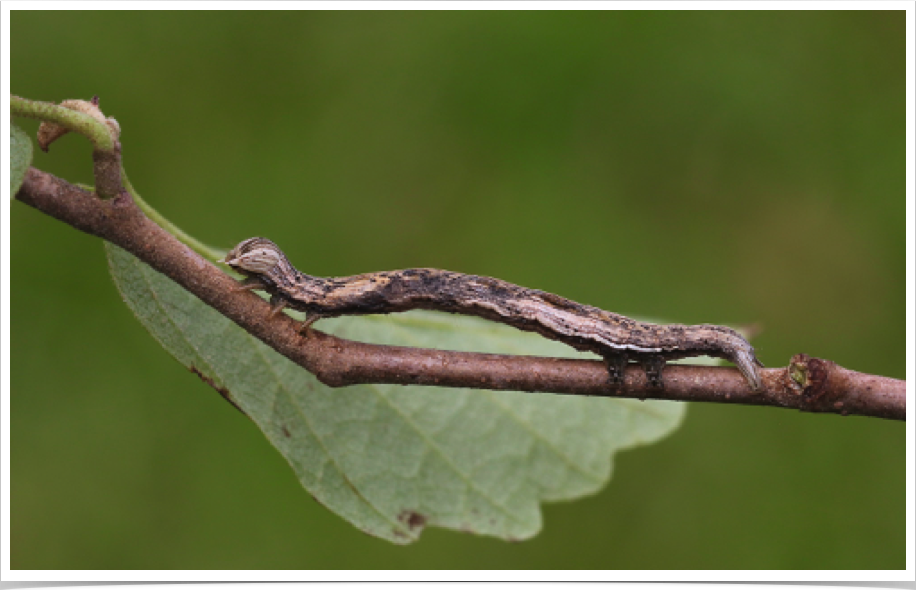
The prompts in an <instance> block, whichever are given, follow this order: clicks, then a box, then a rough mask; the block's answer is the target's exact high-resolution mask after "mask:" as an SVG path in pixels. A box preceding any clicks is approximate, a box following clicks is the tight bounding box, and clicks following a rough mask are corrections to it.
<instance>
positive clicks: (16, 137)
mask: <svg viewBox="0 0 916 590" xmlns="http://www.w3.org/2000/svg"><path fill="white" fill-rule="evenodd" d="M31 165H32V140H31V139H29V136H28V134H26V132H25V131H23V130H22V129H20V128H19V127H18V126H16V125H10V198H11V199H14V198H16V193H17V192H19V187H20V186H22V181H23V180H25V173H26V172H27V171H28V169H29V166H31Z"/></svg>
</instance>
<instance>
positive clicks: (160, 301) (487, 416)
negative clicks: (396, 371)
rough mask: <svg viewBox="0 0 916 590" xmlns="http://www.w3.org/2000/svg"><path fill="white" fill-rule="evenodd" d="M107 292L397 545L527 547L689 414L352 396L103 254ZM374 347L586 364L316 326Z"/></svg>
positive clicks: (474, 344) (380, 323)
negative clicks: (453, 539) (431, 528)
mask: <svg viewBox="0 0 916 590" xmlns="http://www.w3.org/2000/svg"><path fill="white" fill-rule="evenodd" d="M106 248H107V253H108V261H109V265H110V268H111V273H112V275H113V277H114V280H115V283H116V285H117V287H118V289H119V290H120V292H121V295H122V296H123V298H124V300H125V302H126V303H127V305H128V306H129V307H130V309H131V310H132V311H133V312H134V314H136V316H137V317H138V318H139V319H140V321H141V322H142V323H143V325H144V326H145V327H146V328H147V329H148V330H149V331H150V332H151V333H152V335H153V336H154V337H155V338H156V339H157V340H158V341H159V342H160V343H161V344H162V345H163V346H164V347H165V349H166V350H168V351H169V352H170V353H171V354H172V355H173V356H174V357H175V358H176V359H178V361H179V362H181V363H182V364H183V365H185V366H187V367H189V368H191V369H192V370H194V371H197V372H199V374H200V375H201V376H202V377H205V378H206V379H208V380H209V381H210V382H211V383H212V385H213V386H214V387H216V388H218V389H220V390H221V391H222V392H224V395H226V396H228V397H229V398H230V399H231V400H233V401H234V403H236V404H237V405H238V406H239V407H240V408H241V409H242V410H243V411H244V412H245V413H246V414H247V415H248V416H250V417H251V419H252V420H253V421H254V422H255V423H256V424H257V425H258V427H260V428H261V430H262V431H263V432H264V434H265V435H266V436H267V438H268V440H269V441H270V442H271V443H272V444H273V445H274V446H275V447H276V448H277V449H278V450H279V451H280V453H281V454H282V455H283V456H284V457H285V458H286V459H287V461H289V463H290V465H291V466H292V468H293V470H294V471H295V472H296V475H297V476H298V478H299V481H300V482H301V483H302V485H303V486H304V487H305V488H306V490H308V491H309V493H311V494H312V496H313V497H315V498H316V499H317V500H318V501H320V502H321V503H322V504H324V505H325V506H327V507H328V508H329V509H331V510H333V511H334V512H336V513H337V514H339V515H340V516H342V517H343V518H345V519H346V520H348V521H350V522H351V523H352V524H353V525H354V526H356V527H358V528H359V529H361V530H363V531H365V532H367V533H369V534H371V535H375V536H378V537H381V538H383V539H387V540H389V541H392V542H395V543H408V542H411V541H414V540H416V539H417V538H418V537H419V535H420V532H421V530H422V529H423V527H424V525H435V526H439V527H445V528H451V529H458V530H462V531H467V532H472V533H477V534H482V535H492V536H496V537H500V538H503V539H513V540H520V539H526V538H529V537H531V536H533V535H535V534H536V533H537V532H538V530H539V529H540V528H541V513H540V506H539V503H540V502H541V501H558V500H571V499H574V498H578V497H581V496H584V495H587V494H593V493H595V492H597V491H598V490H599V489H601V488H602V487H603V486H604V485H605V483H606V482H607V481H608V480H609V479H610V473H611V456H612V454H613V453H614V452H616V451H619V450H622V449H625V448H630V447H634V446H637V445H641V444H646V443H650V442H653V441H656V440H658V439H659V438H661V437H663V436H665V435H666V434H668V433H670V432H671V431H672V430H674V428H675V427H676V426H677V425H678V424H679V423H680V421H681V418H682V416H683V413H684V407H685V406H684V405H683V404H679V403H674V402H663V401H646V402H640V401H637V400H629V399H605V398H590V397H576V396H562V395H552V394H532V393H521V392H493V391H480V390H466V389H447V388H433V387H418V386H410V387H407V386H395V385H359V386H351V387H346V388H341V389H331V388H329V387H326V386H324V385H322V384H321V383H319V382H318V380H317V379H315V377H313V376H312V375H311V374H310V373H308V372H307V371H306V370H304V369H302V368H300V367H299V366H297V365H295V364H293V363H292V362H291V361H289V360H287V359H286V358H284V357H282V356H281V355H279V354H278V353H276V352H274V351H273V350H272V349H271V348H269V347H267V346H266V345H264V344H263V343H262V342H260V341H259V340H257V339H255V338H253V337H252V336H250V335H249V334H248V333H247V332H245V331H244V330H242V329H241V328H239V327H238V326H236V325H235V324H233V323H232V322H230V321H229V320H228V319H226V318H225V317H223V316H222V315H220V314H219V313H218V312H216V311H215V310H213V309H211V308H210V307H208V306H207V305H205V304H203V303H202V302H201V301H200V300H198V299H197V298H196V297H195V296H193V295H191V294H190V293H188V292H187V291H185V290H183V289H182V288H181V287H179V286H178V285H177V284H175V283H174V282H172V281H171V280H169V279H167V278H166V277H164V276H163V275H161V274H159V273H158V272H156V271H154V270H152V269H151V268H150V267H148V266H146V265H145V264H143V263H141V262H140V261H138V260H137V259H136V258H134V257H133V256H132V255H130V254H128V253H127V252H125V251H123V250H121V249H120V248H118V247H116V246H112V245H110V244H106ZM320 329H322V330H325V331H327V332H330V333H333V334H335V335H338V336H341V337H344V338H350V339H355V340H362V341H368V342H375V343H379V344H401V345H408V346H422V347H435V348H447V349H455V350H477V351H482V352H495V353H511V354H529V355H543V356H566V357H575V356H588V355H583V354H580V353H578V352H575V351H573V350H572V349H571V348H568V347H566V346H564V345H562V344H559V343H557V342H553V341H550V340H547V339H544V338H541V337H539V336H537V335H534V334H530V333H526V332H521V331H518V330H515V329H513V328H509V327H506V326H503V325H500V324H496V323H492V322H486V321H484V320H480V319H478V318H471V317H462V316H453V315H449V314H439V313H434V312H420V311H416V312H408V313H402V314H395V315H391V316H363V317H350V318H348V317H343V318H337V319H333V320H322V321H321V325H320Z"/></svg>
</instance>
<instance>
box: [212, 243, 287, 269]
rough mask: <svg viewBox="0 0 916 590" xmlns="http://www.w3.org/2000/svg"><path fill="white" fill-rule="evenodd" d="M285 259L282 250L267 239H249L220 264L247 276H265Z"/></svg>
mask: <svg viewBox="0 0 916 590" xmlns="http://www.w3.org/2000/svg"><path fill="white" fill-rule="evenodd" d="M285 258H286V257H285V256H284V255H283V252H282V251H281V250H280V248H278V247H277V245H276V244H274V243H273V242H271V241H270V240H268V239H267V238H248V239H247V240H245V241H243V242H240V243H239V244H238V245H237V246H236V247H235V248H233V249H232V250H230V251H229V253H228V254H226V257H225V258H223V259H222V260H221V261H220V262H222V263H224V264H228V265H229V266H231V267H232V268H233V269H235V270H237V271H239V272H240V273H242V274H245V275H252V274H256V275H265V274H269V273H270V272H271V271H272V270H274V269H275V268H277V266H279V265H280V263H281V262H282V261H283V260H284V259H285Z"/></svg>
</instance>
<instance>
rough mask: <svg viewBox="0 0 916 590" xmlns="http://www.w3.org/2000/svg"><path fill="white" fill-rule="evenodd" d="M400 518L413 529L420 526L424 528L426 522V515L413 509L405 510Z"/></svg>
mask: <svg viewBox="0 0 916 590" xmlns="http://www.w3.org/2000/svg"><path fill="white" fill-rule="evenodd" d="M398 520H400V521H401V522H403V523H404V524H406V525H407V528H409V529H410V530H412V531H413V530H416V529H418V528H423V526H424V525H425V524H426V517H425V516H423V515H422V514H420V513H419V512H414V511H413V510H404V511H403V512H401V513H400V514H399V515H398Z"/></svg>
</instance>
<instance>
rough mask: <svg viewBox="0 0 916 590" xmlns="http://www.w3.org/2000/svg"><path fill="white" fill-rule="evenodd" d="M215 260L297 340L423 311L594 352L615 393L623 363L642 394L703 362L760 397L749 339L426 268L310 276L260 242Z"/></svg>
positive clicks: (723, 329) (251, 241)
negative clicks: (316, 330)
mask: <svg viewBox="0 0 916 590" xmlns="http://www.w3.org/2000/svg"><path fill="white" fill-rule="evenodd" d="M220 262H223V263H224V264H227V265H228V266H230V267H231V268H233V269H235V270H236V271H238V272H239V273H241V274H242V275H244V276H245V277H246V278H245V279H243V280H242V281H241V283H240V288H241V289H257V290H263V291H266V292H267V293H269V294H270V295H271V298H270V304H271V312H270V313H271V316H275V315H276V314H278V313H280V312H281V311H282V310H283V309H284V308H286V307H288V308H291V309H294V310H297V311H301V312H305V314H306V319H305V321H304V322H302V324H301V326H300V330H299V331H300V333H307V331H308V330H309V328H310V327H311V325H312V324H313V323H314V322H316V321H318V320H320V319H323V318H331V317H338V316H342V315H365V314H386V313H395V312H401V311H407V310H411V309H430V310H435V311H444V312H449V313H456V314H462V315H473V316H478V317H482V318H485V319H488V320H492V321H496V322H500V323H503V324H507V325H509V326H513V327H515V328H518V329H520V330H525V331H529V332H536V333H538V334H540V335H541V336H544V337H546V338H550V339H552V340H557V341H559V342H562V343H564V344H567V345H569V346H571V347H573V348H575V349H576V350H581V351H590V352H594V353H597V354H598V355H600V356H601V357H603V358H604V359H605V362H606V363H607V366H608V372H609V379H610V383H611V385H612V386H614V387H619V386H621V385H622V383H623V373H624V370H625V369H626V367H627V364H628V363H629V362H630V361H631V360H632V361H635V362H637V363H639V364H640V365H641V366H642V367H643V370H644V371H645V373H646V377H647V380H648V382H649V385H650V387H653V388H657V389H662V388H663V387H664V384H663V381H662V370H663V369H664V366H665V362H666V361H669V360H674V359H681V358H687V357H694V356H711V357H717V358H722V359H726V360H728V361H731V362H732V363H734V364H735V365H736V366H737V367H738V369H739V370H740V371H741V374H742V375H743V376H744V378H745V380H746V381H747V383H748V385H749V386H750V387H751V389H752V390H754V391H758V392H759V391H762V390H763V383H762V381H761V378H760V373H759V371H758V370H757V368H758V367H762V366H763V364H762V363H761V362H760V361H759V360H757V357H756V355H755V354H754V349H753V347H751V345H750V344H749V343H748V342H747V340H745V339H744V338H743V337H742V336H741V335H740V334H738V332H736V331H735V330H732V329H731V328H728V327H726V326H716V325H712V324H700V325H682V324H652V323H648V322H640V321H636V320H633V319H630V318H628V317H625V316H622V315H619V314H616V313H612V312H609V311H605V310H603V309H599V308H597V307H592V306H590V305H583V304H581V303H576V302H575V301H571V300H569V299H566V298H564V297H560V296H559V295H554V294H553V293H547V292H545V291H539V290H536V289H528V288H525V287H521V286H519V285H514V284H512V283H509V282H506V281H503V280H500V279H494V278H490V277H483V276H477V275H468V274H462V273H458V272H451V271H447V270H438V269H434V268H410V269H406V270H394V271H385V272H375V273H368V274H361V275H354V276H350V277H338V278H323V277H314V276H311V275H307V274H305V273H302V272H299V271H298V270H296V268H295V267H293V265H292V264H291V263H290V262H289V260H288V259H287V257H286V255H285V254H284V253H283V251H282V250H280V248H278V247H277V245H276V244H274V243H273V242H271V241H270V240H268V239H266V238H249V239H247V240H244V241H242V242H241V243H239V244H238V245H237V246H236V247H235V248H233V249H232V250H231V251H230V252H229V253H228V254H227V255H226V257H225V258H224V259H223V260H221V261H220Z"/></svg>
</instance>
